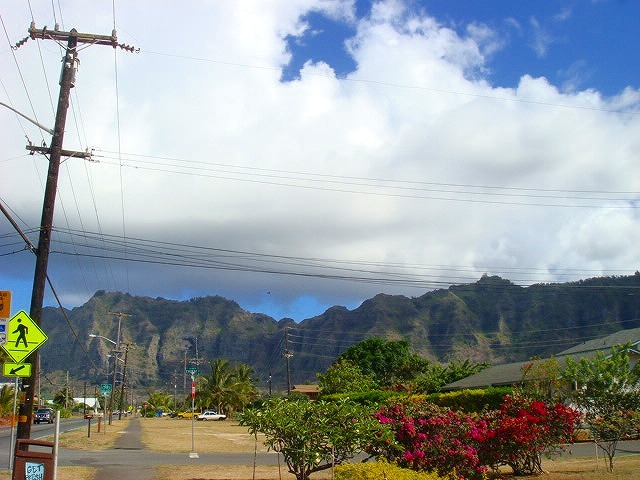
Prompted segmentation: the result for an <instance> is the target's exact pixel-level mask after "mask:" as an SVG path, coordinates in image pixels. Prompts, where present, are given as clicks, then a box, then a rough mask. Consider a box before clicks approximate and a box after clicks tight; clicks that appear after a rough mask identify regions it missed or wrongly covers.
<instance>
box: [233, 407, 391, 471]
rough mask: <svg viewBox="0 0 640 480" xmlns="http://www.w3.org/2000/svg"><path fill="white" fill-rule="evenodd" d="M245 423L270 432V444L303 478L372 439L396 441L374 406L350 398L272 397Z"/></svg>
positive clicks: (242, 419)
mask: <svg viewBox="0 0 640 480" xmlns="http://www.w3.org/2000/svg"><path fill="white" fill-rule="evenodd" d="M240 424H241V425H244V426H247V427H248V428H249V432H250V433H252V434H254V435H257V434H258V433H262V434H264V436H265V445H266V446H267V447H268V448H269V449H270V450H274V451H276V452H280V453H282V455H283V457H284V459H285V462H286V463H287V466H288V468H289V472H290V473H292V474H294V475H295V476H296V479H297V480H306V479H308V478H309V475H310V474H311V473H314V472H319V471H322V470H326V469H328V468H331V467H332V466H333V465H336V464H340V463H343V462H344V461H346V460H348V459H350V458H353V457H354V456H355V455H357V454H358V453H360V452H362V451H364V450H365V448H367V447H369V446H370V445H371V444H372V443H375V442H381V441H384V440H385V439H386V440H388V441H391V435H390V431H389V429H388V428H387V427H385V426H384V425H381V424H380V422H378V420H377V419H376V418H375V417H374V416H373V414H372V411H371V409H369V408H367V407H363V406H362V405H358V404H355V403H353V402H349V401H342V402H332V403H328V402H322V401H318V402H308V401H307V402H299V401H290V400H288V399H287V398H272V399H268V400H267V401H266V402H265V403H264V404H263V405H262V406H260V407H254V408H246V409H245V410H244V411H243V412H242V414H241V416H240Z"/></svg>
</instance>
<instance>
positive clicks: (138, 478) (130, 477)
mask: <svg viewBox="0 0 640 480" xmlns="http://www.w3.org/2000/svg"><path fill="white" fill-rule="evenodd" d="M144 448H145V446H144V443H142V427H141V426H140V417H133V418H132V419H131V420H130V421H129V428H128V430H125V431H123V432H122V434H121V435H120V436H119V437H118V439H117V440H116V442H115V444H114V446H113V450H116V451H118V450H128V451H136V450H139V451H140V455H144V453H143V450H144ZM115 478H117V479H118V480H153V479H155V478H156V476H155V470H154V468H153V467H145V466H136V467H132V466H131V464H130V463H129V462H127V461H126V455H123V463H114V464H112V465H105V466H101V467H100V468H99V469H98V471H97V473H96V478H95V480H113V479H115Z"/></svg>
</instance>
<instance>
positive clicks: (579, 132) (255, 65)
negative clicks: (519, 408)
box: [0, 0, 640, 320]
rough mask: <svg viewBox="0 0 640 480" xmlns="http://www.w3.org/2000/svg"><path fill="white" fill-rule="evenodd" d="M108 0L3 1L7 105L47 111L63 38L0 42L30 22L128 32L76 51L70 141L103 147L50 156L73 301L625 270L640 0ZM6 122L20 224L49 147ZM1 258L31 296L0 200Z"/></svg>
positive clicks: (29, 130) (8, 173) (254, 295)
mask: <svg viewBox="0 0 640 480" xmlns="http://www.w3.org/2000/svg"><path fill="white" fill-rule="evenodd" d="M185 5H186V6H185ZM113 6H114V4H113V3H112V1H111V0H108V1H107V0H96V1H94V2H91V3H88V2H86V3H84V2H73V1H65V0H61V1H60V2H56V4H55V5H52V3H51V2H48V1H45V0H32V1H31V2H30V4H23V3H15V2H12V3H8V4H6V5H2V6H0V15H1V16H2V21H3V24H4V25H5V28H6V32H7V34H6V39H5V40H6V41H5V42H4V44H3V45H4V46H2V47H0V62H2V65H1V66H0V72H1V73H0V80H2V89H1V90H0V97H2V98H0V101H1V102H3V103H6V104H9V105H12V106H13V107H14V108H16V109H18V110H20V111H22V112H23V113H25V114H27V115H29V116H31V117H32V118H37V120H38V121H40V122H41V123H44V124H45V125H52V124H53V116H54V112H53V105H54V104H55V96H56V94H57V78H58V75H59V63H60V58H59V57H60V49H59V47H58V46H57V45H55V44H54V43H53V42H52V41H50V40H30V41H28V42H26V43H25V44H24V45H22V46H21V47H20V48H19V49H17V50H15V51H14V50H12V49H11V48H10V47H9V45H10V44H15V43H16V42H18V41H19V40H20V39H22V38H24V37H25V35H26V31H27V28H28V26H29V23H30V22H31V20H33V21H34V22H35V23H36V26H37V27H38V28H41V27H43V26H45V25H48V26H49V28H52V27H53V25H54V24H55V23H56V22H58V23H60V24H61V29H63V30H64V29H67V30H68V29H70V28H72V27H75V28H77V29H78V30H79V31H82V32H89V33H98V34H109V33H110V32H111V30H112V29H113V27H114V24H115V27H116V30H117V33H118V39H119V40H120V41H122V42H124V43H126V44H130V45H134V46H136V47H139V48H140V51H139V53H135V54H131V53H128V52H125V51H121V50H115V51H114V50H112V49H111V48H109V47H99V46H91V47H87V48H83V49H82V50H81V51H80V53H79V55H80V60H81V64H80V70H79V72H78V78H77V82H76V87H75V88H74V90H73V95H72V107H71V110H70V115H69V121H68V124H67V129H66V135H65V148H67V149H70V150H73V149H76V150H85V149H87V148H89V149H93V151H94V158H93V160H94V161H93V162H86V161H80V160H78V159H68V160H66V161H65V162H64V163H63V165H62V168H61V177H60V182H59V195H58V199H57V204H56V217H55V221H54V225H55V227H56V232H55V233H54V236H53V244H52V255H51V261H50V268H49V274H50V276H51V279H52V282H53V283H54V285H55V287H56V290H57V291H58V295H59V296H60V297H61V298H62V300H63V303H64V305H65V307H68V308H72V307H74V306H78V305H81V304H82V303H84V302H86V301H87V299H88V298H90V297H91V295H93V293H94V292H95V291H97V290H107V291H114V290H118V291H125V292H130V293H132V294H134V295H147V296H151V297H164V298H173V299H188V298H191V297H194V296H205V295H222V296H224V297H226V298H229V299H231V300H235V301H237V302H238V303H239V304H240V306H242V307H243V308H245V309H247V310H250V311H256V312H262V313H267V314H269V315H272V316H273V317H274V318H276V319H280V318H283V317H292V318H294V319H296V320H302V319H304V318H309V317H311V316H314V315H318V314H320V313H322V312H323V311H324V310H325V309H327V308H329V307H330V306H333V305H344V306H347V307H348V308H354V307H357V306H358V305H359V304H360V303H362V301H364V300H365V299H367V298H370V297H372V296H374V295H375V294H377V293H389V294H402V295H407V296H418V295H422V294H423V293H425V292H427V291H429V290H431V289H433V288H446V287H447V286H448V285H451V284H458V283H469V282H474V281H476V280H477V279H478V278H479V277H480V276H481V275H483V274H485V273H489V274H496V275H501V276H502V277H504V278H508V279H510V280H512V281H514V282H515V283H518V284H520V285H530V284H533V283H539V282H550V281H568V280H575V279H580V278H587V277H592V276H597V275H618V274H631V273H633V272H634V271H635V270H637V269H638V268H640V267H639V266H640V251H639V250H638V248H637V245H638V242H639V241H640V215H639V214H638V205H639V203H638V201H639V200H640V162H638V156H637V152H638V151H640V61H639V60H640V58H639V53H638V45H640V29H638V27H637V25H638V24H639V21H640V3H639V2H636V1H617V0H609V1H608V0H593V1H562V0H554V1H551V0H539V1H535V2H513V1H491V0H486V1H471V0H466V1H463V0H460V1H400V0H396V1H391V0H389V1H382V2H364V1H357V2H348V1H337V0H270V1H265V2H253V1H249V0H246V1H238V2H227V1H222V0H219V1H213V2H210V1H192V2H189V3H188V4H183V3H180V4H178V3H177V2H171V1H157V2H153V4H151V3H147V2H118V1H116V2H115V10H114V8H113ZM114 11H115V17H114ZM32 15H33V17H32ZM140 19H144V21H141V20H140ZM0 128H2V131H3V136H2V138H0V152H2V153H1V154H0V166H1V168H2V171H3V175H2V177H0V201H2V202H3V204H5V205H6V206H7V208H9V209H10V211H11V212H12V214H13V215H14V217H15V219H16V221H17V222H18V223H19V225H20V226H21V228H23V229H24V230H25V232H27V233H28V235H29V236H30V237H31V238H32V240H33V241H35V240H36V236H35V229H36V228H37V225H38V222H39V218H40V209H41V201H42V191H43V184H44V180H43V179H44V177H45V175H46V162H45V161H44V159H42V158H41V157H37V156H30V155H27V154H26V153H25V148H24V147H25V143H26V141H31V142H32V143H34V144H41V143H42V142H45V143H46V142H48V141H49V138H48V135H47V134H44V133H43V132H41V131H40V130H39V129H37V128H36V127H34V126H32V125H31V124H29V123H28V122H24V121H22V120H20V119H19V118H18V117H16V116H14V115H13V114H12V113H11V112H10V111H9V110H7V109H4V108H3V109H2V114H1V115H0ZM25 137H26V139H25ZM0 265H1V266H2V268H0V289H3V290H12V291H13V293H14V302H13V304H14V305H13V308H14V310H17V309H27V310H28V307H29V303H30V301H29V298H30V287H31V281H32V276H33V268H34V262H33V255H32V254H31V253H30V252H28V251H26V250H24V249H23V246H22V244H21V240H20V238H19V237H18V236H17V234H16V233H15V232H13V229H12V228H11V226H10V224H9V222H7V221H6V220H4V219H0ZM46 302H47V304H49V305H52V304H54V300H53V297H52V295H51V294H50V292H49V293H48V294H47V299H46Z"/></svg>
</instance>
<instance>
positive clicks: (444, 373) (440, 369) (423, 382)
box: [412, 359, 489, 393]
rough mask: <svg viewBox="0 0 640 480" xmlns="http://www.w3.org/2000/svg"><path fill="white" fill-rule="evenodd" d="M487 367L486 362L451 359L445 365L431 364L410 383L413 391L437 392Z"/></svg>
mask: <svg viewBox="0 0 640 480" xmlns="http://www.w3.org/2000/svg"><path fill="white" fill-rule="evenodd" d="M488 366H489V364H488V363H487V362H481V363H475V362H472V361H471V360H469V359H466V360H464V361H461V360H456V359H453V360H451V361H450V362H449V363H448V364H447V365H440V364H439V363H431V364H429V365H428V366H427V367H426V369H424V371H423V372H422V373H420V374H419V375H418V376H417V377H416V378H415V380H414V381H413V382H412V386H413V390H414V391H415V392H420V393H431V392H439V391H440V389H441V388H442V387H444V386H445V385H448V384H449V383H452V382H455V381H457V380H461V379H463V378H466V377H468V376H470V375H474V374H476V373H478V372H480V371H482V370H484V369H485V368H487V367H488Z"/></svg>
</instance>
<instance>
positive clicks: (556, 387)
mask: <svg viewBox="0 0 640 480" xmlns="http://www.w3.org/2000/svg"><path fill="white" fill-rule="evenodd" d="M564 381H565V380H564V379H563V375H562V367H561V366H560V362H558V360H557V359H556V358H554V357H551V358H548V359H545V360H540V359H539V358H534V359H532V360H531V361H530V362H528V363H526V364H525V365H524V366H523V367H522V386H521V388H520V390H521V391H522V393H523V395H525V396H527V397H528V398H533V399H536V400H559V399H560V397H561V396H562V394H561V392H562V390H561V387H562V383H563V382H564Z"/></svg>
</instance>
